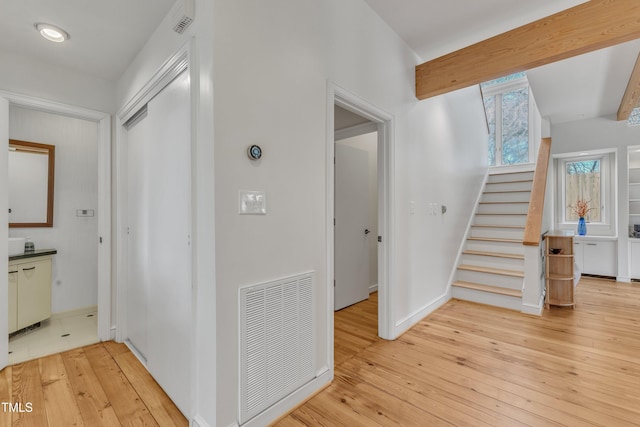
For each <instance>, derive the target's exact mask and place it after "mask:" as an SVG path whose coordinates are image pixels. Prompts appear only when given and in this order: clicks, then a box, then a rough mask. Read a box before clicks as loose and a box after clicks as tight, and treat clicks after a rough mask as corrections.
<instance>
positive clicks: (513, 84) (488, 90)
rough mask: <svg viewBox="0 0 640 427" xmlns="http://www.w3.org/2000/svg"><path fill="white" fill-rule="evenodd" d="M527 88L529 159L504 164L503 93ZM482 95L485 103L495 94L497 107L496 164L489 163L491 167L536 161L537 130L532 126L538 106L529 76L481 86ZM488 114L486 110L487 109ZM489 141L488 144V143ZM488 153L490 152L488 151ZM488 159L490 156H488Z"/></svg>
mask: <svg viewBox="0 0 640 427" xmlns="http://www.w3.org/2000/svg"><path fill="white" fill-rule="evenodd" d="M523 88H526V89H527V92H528V97H527V98H528V104H529V105H528V118H527V120H528V129H527V132H528V139H529V160H528V161H527V162H523V163H514V164H503V163H502V142H503V141H502V95H503V94H504V93H507V92H512V91H515V90H518V89H523ZM481 90H482V97H483V105H484V99H485V98H487V97H490V96H495V108H496V113H495V115H496V126H495V127H496V154H495V157H496V164H495V165H489V167H491V168H505V167H514V166H520V165H528V164H533V163H535V147H536V141H535V132H534V129H533V128H532V127H533V126H534V124H535V111H536V109H537V106H536V104H535V100H534V98H533V94H532V93H531V87H529V80H528V79H527V76H526V75H525V76H523V77H520V78H517V79H513V80H509V81H506V82H504V83H497V84H490V85H487V86H481ZM485 114H486V111H485ZM488 126H489V121H488V120H487V127H488ZM488 144H489V143H488V141H487V145H488ZM487 154H488V153H487ZM487 159H488V156H487Z"/></svg>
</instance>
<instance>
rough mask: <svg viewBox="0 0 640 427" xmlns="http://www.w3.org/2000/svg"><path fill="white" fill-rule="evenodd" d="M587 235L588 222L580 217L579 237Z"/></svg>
mask: <svg viewBox="0 0 640 427" xmlns="http://www.w3.org/2000/svg"><path fill="white" fill-rule="evenodd" d="M586 234H587V222H586V221H585V220H584V217H580V219H578V236H584V235H586Z"/></svg>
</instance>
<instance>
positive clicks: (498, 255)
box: [462, 250, 524, 259]
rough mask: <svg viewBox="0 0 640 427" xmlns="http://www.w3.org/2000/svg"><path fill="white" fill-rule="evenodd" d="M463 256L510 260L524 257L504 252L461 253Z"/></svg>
mask: <svg viewBox="0 0 640 427" xmlns="http://www.w3.org/2000/svg"><path fill="white" fill-rule="evenodd" d="M462 253H463V254H465V255H482V256H490V257H496V258H512V259H524V255H520V254H507V253H504V252H487V251H469V250H465V251H462Z"/></svg>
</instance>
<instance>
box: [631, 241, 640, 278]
mask: <svg viewBox="0 0 640 427" xmlns="http://www.w3.org/2000/svg"><path fill="white" fill-rule="evenodd" d="M629 273H630V275H631V278H632V279H640V239H630V243H629Z"/></svg>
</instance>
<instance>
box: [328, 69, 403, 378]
mask: <svg viewBox="0 0 640 427" xmlns="http://www.w3.org/2000/svg"><path fill="white" fill-rule="evenodd" d="M327 86H328V88H327V158H326V164H327V170H326V176H327V200H326V205H327V212H326V241H327V254H326V256H327V259H326V262H327V282H326V287H327V295H326V298H327V308H328V313H327V342H328V348H327V352H328V360H329V363H330V367H331V371H332V372H333V368H334V361H333V345H334V336H333V313H334V289H333V280H334V275H335V270H334V256H335V241H334V235H333V232H334V225H333V219H334V217H335V200H334V196H335V179H334V173H335V165H334V156H335V146H334V144H335V136H334V132H335V131H334V111H333V110H334V106H335V105H337V106H339V107H341V108H344V109H346V110H349V111H351V112H353V113H355V114H357V115H359V116H361V117H364V118H366V119H368V120H370V121H371V122H373V123H375V124H376V126H377V131H378V234H379V236H382V242H381V243H380V244H379V245H378V336H380V338H383V339H394V338H395V336H394V330H395V328H394V325H393V319H394V318H395V317H394V312H395V310H394V288H395V286H394V282H393V277H395V275H394V265H395V263H394V261H393V254H394V253H395V248H394V245H395V239H394V238H395V236H394V227H393V225H394V224H395V220H394V213H393V208H392V207H393V200H394V190H393V188H394V187H393V181H394V179H393V177H394V166H393V165H394V161H393V160H394V149H393V147H394V144H393V135H394V131H393V127H394V120H393V116H392V115H391V114H389V113H387V112H386V111H383V110H382V109H380V108H378V107H376V106H375V105H373V104H371V103H369V102H367V101H365V100H364V99H362V98H360V97H359V96H357V95H355V94H354V93H351V92H349V91H348V90H346V89H344V88H342V87H340V86H338V85H336V84H334V83H333V82H329V83H328V85H327Z"/></svg>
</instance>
